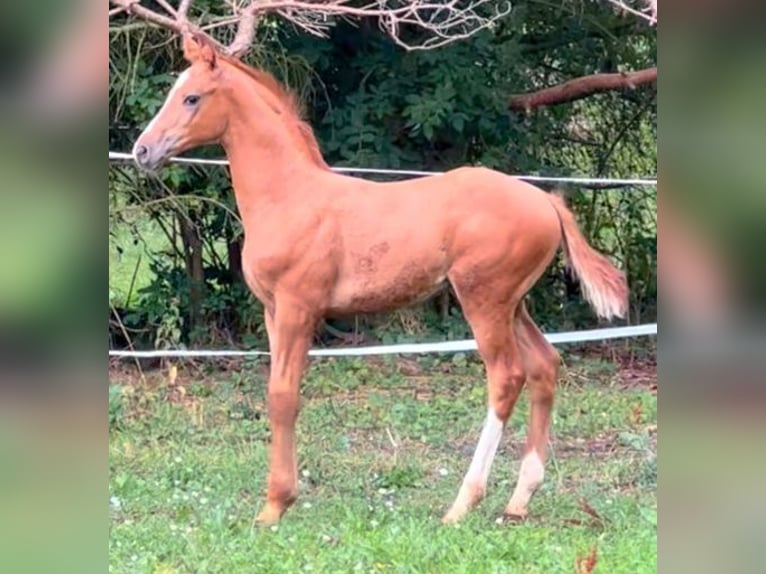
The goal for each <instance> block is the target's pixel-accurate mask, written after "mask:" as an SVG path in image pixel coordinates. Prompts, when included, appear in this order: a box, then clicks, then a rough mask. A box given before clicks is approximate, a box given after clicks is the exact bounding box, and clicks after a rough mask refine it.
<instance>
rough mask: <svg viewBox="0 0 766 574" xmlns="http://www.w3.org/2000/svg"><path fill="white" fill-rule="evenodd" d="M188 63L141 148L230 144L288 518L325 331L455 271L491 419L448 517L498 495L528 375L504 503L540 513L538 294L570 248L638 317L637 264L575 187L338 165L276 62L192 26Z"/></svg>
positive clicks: (143, 153) (276, 470)
mask: <svg viewBox="0 0 766 574" xmlns="http://www.w3.org/2000/svg"><path fill="white" fill-rule="evenodd" d="M182 47H183V54H184V57H185V59H186V60H187V62H188V64H189V65H188V67H187V68H186V69H185V70H184V71H183V72H181V73H180V75H179V76H178V78H177V81H176V82H175V84H174V85H173V87H172V88H171V89H170V91H169V93H168V94H167V97H166V99H165V101H164V103H163V105H162V106H161V108H160V110H159V111H158V112H157V114H156V115H155V116H154V118H153V119H152V120H151V121H150V122H149V124H148V125H147V126H146V129H144V130H143V132H142V133H141V134H140V136H139V137H138V139H137V140H136V141H135V145H134V147H133V157H134V160H135V162H136V164H137V165H138V167H139V168H140V169H142V170H145V171H148V172H156V171H157V170H158V169H160V168H161V167H162V166H163V165H164V164H165V163H166V162H167V160H168V159H169V158H170V157H171V156H173V155H176V154H179V153H182V152H184V151H187V150H190V149H192V148H196V147H198V146H203V145H209V144H220V145H221V146H222V147H223V149H224V151H225V153H226V156H227V158H228V160H229V171H230V177H231V182H232V188H233V191H234V195H235V199H236V204H237V209H238V211H239V214H240V216H241V219H242V223H243V227H244V244H243V249H242V269H243V275H244V279H245V282H246V284H247V286H248V287H249V289H250V290H251V291H252V293H253V294H254V295H255V297H257V298H258V299H259V300H260V301H261V302H262V304H263V308H264V322H265V324H266V331H267V336H268V341H269V349H270V354H271V362H270V373H269V379H268V387H267V392H266V399H267V406H268V418H269V425H270V429H271V441H270V445H269V460H268V477H267V486H266V496H265V503H264V504H263V507H262V509H261V511H260V513H259V514H258V515H257V518H256V521H257V522H258V523H260V524H263V525H269V524H275V523H278V522H279V521H280V520H281V519H282V517H283V515H284V513H285V511H286V510H287V509H288V508H289V507H290V506H291V505H292V504H293V503H294V502H295V501H296V499H297V497H298V473H297V466H298V463H297V456H296V445H295V427H296V422H297V419H298V413H299V408H300V390H299V388H300V383H301V379H302V378H303V374H304V371H305V369H306V366H307V363H308V351H309V348H310V346H311V343H312V339H313V335H314V331H315V329H316V327H317V326H318V325H319V323H320V322H321V321H322V320H324V319H326V318H333V317H344V316H349V315H352V314H357V313H371V312H382V311H391V310H394V309H398V308H401V307H404V306H406V305H410V304H413V303H415V302H418V301H422V300H423V299H426V298H428V297H429V296H431V295H432V294H434V293H436V292H437V291H438V290H439V289H441V288H443V287H444V286H445V284H446V282H449V284H451V286H452V288H453V289H454V292H455V294H456V297H457V299H458V302H459V304H460V306H461V309H462V311H463V314H464V316H465V318H466V320H467V322H468V324H469V326H470V327H471V330H472V333H473V336H474V338H475V340H476V344H477V351H478V353H479V356H480V357H481V359H482V361H483V363H484V367H485V372H486V379H487V389H488V390H487V395H488V406H487V414H486V420H485V422H484V424H483V427H482V430H481V434H480V437H479V441H478V444H477V446H476V450H475V453H474V456H473V458H472V460H471V463H470V466H469V467H468V470H467V472H466V474H465V476H464V479H463V481H462V484H461V486H460V489H459V491H458V494H457V496H456V498H455V500H454V502H453V504H452V505H451V507H450V508H449V509H448V510H447V512H446V514H444V516H443V518H442V522H443V523H446V524H450V523H456V522H458V521H459V520H460V519H461V518H463V517H464V516H465V515H466V514H467V513H468V512H469V511H470V510H471V509H473V508H474V507H475V506H476V505H477V504H478V503H479V502H480V501H481V499H482V498H483V497H484V495H485V491H486V486H487V479H488V476H489V472H490V467H491V465H492V462H493V459H494V457H495V454H496V451H497V448H498V445H499V443H500V439H501V435H502V432H503V430H504V428H505V426H506V423H507V421H508V418H509V416H510V415H511V412H512V410H513V408H514V404H515V403H516V400H517V398H518V396H519V393H520V391H521V389H522V387H523V386H524V385H525V384H526V385H527V386H528V388H529V393H530V411H529V425H528V433H527V437H526V443H525V446H524V454H523V456H522V460H521V467H520V471H519V476H518V481H517V484H516V487H515V489H514V491H513V493H512V495H511V497H510V500H509V502H508V504H507V506H506V507H505V510H504V514H505V515H506V516H509V517H514V518H515V519H519V518H524V517H526V515H527V512H528V504H529V502H530V500H531V498H532V496H533V494H534V493H535V491H536V490H537V489H538V488H539V486H540V485H541V484H542V482H543V478H544V465H545V460H546V455H547V443H548V433H549V427H550V422H551V409H552V406H553V401H554V394H555V386H556V378H557V376H558V369H559V363H560V358H559V355H558V353H557V351H556V350H555V349H554V348H553V347H552V346H551V344H550V343H549V342H548V341H547V340H546V338H545V337H544V336H543V334H542V332H541V331H540V329H539V328H538V327H537V325H536V324H535V323H534V321H533V320H532V318H531V317H530V315H529V313H528V311H527V309H526V306H525V303H524V299H525V296H526V294H527V293H528V291H529V290H530V288H531V287H532V286H533V285H534V284H535V283H536V282H537V280H538V279H539V278H540V276H541V275H542V274H543V272H544V271H545V269H546V268H547V267H548V266H549V264H551V262H552V261H553V259H554V257H556V255H557V254H558V251H559V249H560V248H562V249H563V251H564V253H565V255H566V256H567V262H568V266H569V268H570V270H571V271H572V272H573V274H574V276H575V277H577V278H578V279H579V282H580V285H581V287H582V292H583V295H584V297H585V299H586V300H587V301H588V302H589V304H590V306H591V307H592V309H593V310H594V311H595V313H596V315H598V316H599V317H601V318H603V319H606V320H610V319H612V318H614V317H624V316H625V314H626V312H627V307H628V286H627V281H626V278H625V274H624V272H622V271H620V270H619V269H617V267H616V266H615V265H613V264H612V263H611V262H610V260H609V259H608V258H607V257H606V256H604V255H603V254H601V253H599V252H598V251H596V250H595V249H594V248H593V247H591V246H590V245H589V244H588V242H587V240H586V239H585V237H584V236H583V234H582V232H581V231H580V229H579V228H578V225H577V222H576V220H575V217H574V215H573V214H572V212H571V211H570V210H569V209H568V207H567V206H566V204H565V202H564V200H563V199H562V198H561V197H560V196H559V195H558V194H555V193H548V192H546V191H543V190H542V189H540V188H538V187H535V186H533V185H531V184H529V183H527V182H524V181H522V180H520V179H518V178H515V177H512V176H509V175H506V174H503V173H501V172H498V171H494V170H491V169H488V168H484V167H460V168H457V169H453V170H451V171H448V172H446V173H444V174H440V175H434V176H430V177H423V178H417V179H409V180H405V181H396V182H375V181H369V180H364V179H361V178H356V177H351V176H348V175H343V174H339V173H336V172H334V171H333V170H331V169H330V168H329V166H328V165H327V163H326V162H325V160H324V159H323V156H322V154H321V152H320V150H319V145H318V144H317V140H316V139H315V137H314V134H313V131H312V129H311V127H310V126H309V125H308V124H307V123H306V122H305V121H304V120H303V119H302V118H301V115H300V111H299V106H298V103H297V101H296V99H295V98H294V96H293V95H292V94H291V93H290V92H289V91H288V90H287V89H285V88H284V87H283V86H282V85H281V84H280V83H279V82H277V81H276V80H275V79H274V77H273V76H271V75H270V74H268V73H267V72H264V71H262V70H259V69H256V68H253V67H251V66H249V65H247V64H245V63H244V62H242V61H241V60H239V59H238V58H235V57H232V56H229V55H226V54H224V53H221V52H219V51H218V50H217V49H216V48H215V47H214V46H213V45H212V43H211V42H210V41H209V40H208V39H206V37H205V36H203V35H199V34H194V33H185V34H182Z"/></svg>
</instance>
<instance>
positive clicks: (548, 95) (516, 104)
mask: <svg viewBox="0 0 766 574" xmlns="http://www.w3.org/2000/svg"><path fill="white" fill-rule="evenodd" d="M656 81H657V68H656V67H654V68H648V69H646V70H639V71H636V72H620V73H617V74H592V75H590V76H583V77H581V78H575V79H574V80H569V81H568V82H564V83H563V84H559V85H558V86H552V87H550V88H545V89H543V90H539V91H537V92H530V93H528V94H520V95H516V96H511V100H510V102H509V104H508V107H509V108H510V109H512V110H525V111H529V110H531V109H533V108H539V107H542V106H550V105H552V104H563V103H565V102H571V101H574V100H579V99H581V98H585V97H587V96H590V95H592V94H595V93H598V92H607V91H610V90H619V89H626V88H627V89H635V88H636V86H639V85H642V84H649V83H654V82H656Z"/></svg>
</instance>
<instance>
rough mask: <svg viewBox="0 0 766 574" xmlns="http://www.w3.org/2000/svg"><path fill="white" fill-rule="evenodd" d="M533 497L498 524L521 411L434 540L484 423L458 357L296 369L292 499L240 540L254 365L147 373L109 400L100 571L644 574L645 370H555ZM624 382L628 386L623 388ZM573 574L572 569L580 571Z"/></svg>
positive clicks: (480, 389)
mask: <svg viewBox="0 0 766 574" xmlns="http://www.w3.org/2000/svg"><path fill="white" fill-rule="evenodd" d="M565 364H566V368H565V369H564V373H563V376H562V383H561V386H560V390H559V394H558V400H557V405H556V411H555V418H554V429H553V436H552V451H553V452H552V456H551V458H550V460H549V462H548V464H547V466H546V470H547V476H546V482H545V484H544V486H543V487H542V488H541V490H540V491H539V492H538V494H537V496H536V498H535V499H534V500H533V502H532V505H531V507H530V517H529V518H528V519H527V520H526V521H525V522H524V523H521V524H510V523H500V522H498V520H497V519H498V517H499V515H500V512H501V511H502V509H503V507H504V506H505V503H506V502H507V500H508V497H509V496H510V493H511V490H512V488H513V485H514V484H515V478H516V472H517V470H518V463H519V454H520V448H521V445H522V443H523V436H524V428H525V422H526V411H527V403H526V395H525V394H524V395H522V399H521V400H520V402H519V403H518V405H517V408H516V411H515V414H514V417H513V419H512V422H511V424H510V425H509V428H508V430H507V431H506V434H505V437H504V441H503V443H502V445H501V448H500V451H499V453H498V457H497V459H496V461H495V465H494V467H493V471H492V474H491V477H490V484H489V492H488V497H487V499H485V500H484V502H483V503H482V504H481V505H480V506H479V507H478V508H477V509H476V511H474V512H473V513H472V514H471V515H470V516H469V517H468V518H467V519H466V520H465V521H464V522H462V523H461V524H460V525H459V526H457V527H446V526H442V525H441V524H440V522H439V521H440V518H441V516H442V514H443V513H444V511H445V510H446V509H447V507H448V506H449V504H450V503H451V502H452V500H453V497H454V496H455V494H456V492H457V489H458V487H459V485H460V481H461V480H462V476H463V473H464V472H465V470H466V469H467V467H468V464H469V462H470V457H471V455H472V453H473V449H474V447H475V444H476V441H477V439H478V434H479V430H480V427H481V424H482V422H483V418H484V414H485V388H484V384H483V380H482V372H481V369H480V367H479V365H477V364H476V363H475V362H473V361H472V360H466V357H461V356H458V357H456V358H452V357H449V358H448V357H444V358H440V359H436V358H434V357H424V358H421V359H417V360H410V359H402V358H397V359H390V360H375V361H374V362H364V361H361V360H353V361H350V360H325V361H321V362H320V361H316V362H314V363H313V364H312V367H311V369H310V372H309V375H308V377H307V380H306V381H305V383H304V386H303V397H304V399H303V400H304V402H303V410H302V414H301V419H300V423H299V447H298V448H299V464H300V472H301V497H300V498H299V500H298V502H297V503H296V505H295V506H294V507H293V508H292V509H291V510H290V511H289V512H288V513H287V514H286V515H285V517H284V519H283V521H282V523H281V524H280V525H279V526H278V527H271V528H266V529H262V528H259V527H257V526H255V525H254V524H253V519H254V517H255V515H256V513H257V511H258V510H259V508H260V504H261V501H262V493H263V491H264V487H265V477H266V448H267V441H268V436H269V431H268V425H267V419H266V415H265V408H264V381H265V378H264V377H265V365H263V364H262V363H250V362H246V363H244V364H240V365H236V367H237V368H228V369H220V370H214V369H207V368H205V369H203V368H201V367H195V368H193V369H186V370H183V371H182V372H181V373H180V374H179V375H178V378H177V379H175V380H171V379H168V378H167V377H166V376H164V375H160V374H159V373H158V372H155V373H154V374H150V375H147V380H146V381H145V382H144V383H141V384H139V383H137V382H136V380H137V378H136V377H135V375H134V374H133V373H132V372H131V371H130V370H128V368H127V366H125V367H123V369H122V370H119V371H118V370H113V371H112V373H111V375H110V378H111V387H110V442H109V460H110V463H109V464H110V480H109V494H110V515H111V521H110V548H109V552H110V571H111V572H152V573H175V572H195V573H196V572H200V573H202V572H221V573H224V572H226V573H231V572H247V573H251V572H257V573H271V572H287V573H293V572H327V573H345V572H365V573H367V572H433V573H452V572H471V573H472V574H474V573H481V572H498V573H499V572H522V573H545V574H550V573H555V572H568V573H573V572H578V571H580V570H578V567H577V560H578V557H585V556H587V555H589V554H590V553H591V552H592V551H593V550H594V549H595V552H596V554H595V556H596V559H597V562H596V566H595V569H594V570H593V571H594V572H603V573H613V574H617V573H622V572H624V573H626V574H627V573H629V574H640V573H642V572H655V571H656V556H657V546H656V535H657V499H656V492H655V489H656V478H657V475H656V473H657V467H656V458H655V457H656V413H657V409H656V395H655V394H654V392H653V391H652V390H651V388H650V383H652V381H653V377H654V370H653V369H652V368H651V367H649V368H644V369H642V370H640V371H639V374H642V376H641V377H639V380H638V382H636V376H635V370H624V369H620V370H618V369H616V368H615V367H613V366H612V364H611V363H608V362H604V361H601V360H596V359H592V358H590V359H585V358H578V357H575V356H572V355H567V356H565ZM626 381H628V382H629V384H628V382H626ZM582 571H589V570H588V569H587V568H586V567H585V566H583V568H582Z"/></svg>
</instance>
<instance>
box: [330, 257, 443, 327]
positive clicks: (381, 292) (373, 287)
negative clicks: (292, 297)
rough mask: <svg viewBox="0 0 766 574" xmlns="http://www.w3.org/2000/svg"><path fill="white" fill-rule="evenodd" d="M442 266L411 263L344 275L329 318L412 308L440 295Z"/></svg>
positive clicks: (335, 291) (339, 283) (337, 288)
mask: <svg viewBox="0 0 766 574" xmlns="http://www.w3.org/2000/svg"><path fill="white" fill-rule="evenodd" d="M444 267H445V266H444V264H442V263H441V262H436V261H433V262H428V263H426V262H418V261H409V262H407V263H405V264H404V265H401V266H397V267H392V266H390V265H384V264H381V265H380V267H377V268H374V267H372V266H371V267H370V268H368V269H366V270H359V271H357V272H350V273H343V274H341V276H340V277H339V280H338V282H337V284H336V288H335V290H334V292H333V297H332V301H331V304H330V309H329V310H328V311H329V313H330V314H333V315H347V314H352V313H376V312H381V311H392V310H394V309H398V308H401V307H405V306H407V305H412V304H414V303H417V302H419V301H422V300H424V299H427V298H428V297H430V296H431V295H433V294H435V293H437V292H438V291H439V290H440V289H441V287H442V286H443V285H444V282H445V280H446V269H445V268H444Z"/></svg>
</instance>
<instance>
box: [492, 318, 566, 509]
mask: <svg viewBox="0 0 766 574" xmlns="http://www.w3.org/2000/svg"><path fill="white" fill-rule="evenodd" d="M514 331H515V332H516V337H517V339H518V341H519V345H520V347H521V349H522V356H523V360H524V370H525V371H526V374H527V387H528V388H529V396H530V413H529V430H528V431H527V439H526V444H525V446H524V455H523V458H522V459H521V467H520V469H519V478H518V482H517V483H516V488H515V489H514V491H513V495H512V496H511V499H510V500H509V502H508V505H507V506H506V507H505V511H504V514H505V515H506V516H508V517H511V518H514V519H523V518H525V517H526V515H527V512H528V505H529V501H530V499H531V498H532V496H533V495H534V493H535V492H536V491H537V489H538V488H539V487H540V485H541V484H542V482H543V478H544V476H545V459H546V455H547V449H548V433H549V429H550V422H551V411H552V408H553V398H554V394H555V389H556V378H557V376H558V370H559V362H560V359H559V355H558V352H557V351H556V349H555V348H554V347H553V346H552V345H551V344H550V343H549V342H548V340H547V339H546V338H545V337H544V336H543V334H542V333H541V332H540V329H539V328H538V327H537V325H535V323H534V321H533V320H532V318H531V317H530V316H529V313H528V312H527V310H526V308H525V306H524V305H523V304H522V305H520V306H519V309H518V311H517V313H516V317H515V319H514Z"/></svg>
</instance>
